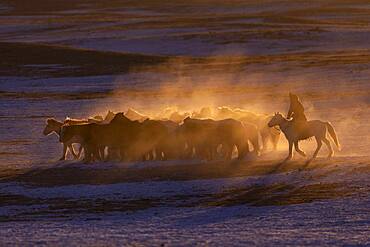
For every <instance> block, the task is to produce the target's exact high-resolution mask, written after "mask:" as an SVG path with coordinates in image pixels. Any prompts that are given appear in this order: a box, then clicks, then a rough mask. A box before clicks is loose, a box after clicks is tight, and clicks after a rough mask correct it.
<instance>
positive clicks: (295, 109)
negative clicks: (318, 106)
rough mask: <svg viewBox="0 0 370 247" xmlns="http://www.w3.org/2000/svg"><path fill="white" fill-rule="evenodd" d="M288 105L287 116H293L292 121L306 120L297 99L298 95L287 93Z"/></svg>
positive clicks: (302, 108)
mask: <svg viewBox="0 0 370 247" xmlns="http://www.w3.org/2000/svg"><path fill="white" fill-rule="evenodd" d="M289 98H290V106H289V111H288V115H287V118H288V119H290V118H293V121H307V118H306V115H305V114H304V107H303V105H302V103H301V101H300V100H299V98H298V96H297V95H295V94H292V93H289Z"/></svg>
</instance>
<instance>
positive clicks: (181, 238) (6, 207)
mask: <svg viewBox="0 0 370 247" xmlns="http://www.w3.org/2000/svg"><path fill="white" fill-rule="evenodd" d="M340 159H341V160H342V162H334V163H333V164H331V165H330V164H329V165H326V166H324V167H321V168H315V166H316V165H318V164H320V163H321V162H325V161H323V160H321V161H318V162H317V163H313V164H311V168H309V169H307V170H296V169H293V170H291V171H288V172H283V173H276V174H270V175H269V174H267V175H262V176H246V177H235V178H221V179H196V180H186V181H146V182H128V183H127V182H124V183H117V184H100V185H88V184H80V185H68V186H52V187H44V186H35V185H32V184H27V183H26V184H24V183H19V182H8V183H5V184H4V183H3V184H2V186H1V188H0V194H1V195H2V198H3V199H2V205H3V206H1V207H0V219H1V221H3V223H2V224H1V225H0V232H1V233H2V234H1V237H0V242H1V243H2V244H6V245H8V244H10V245H12V244H21V243H24V241H27V242H28V243H29V244H46V245H57V246H62V245H81V244H83V245H126V244H130V245H134V244H140V245H161V244H165V245H170V246H179V245H180V246H188V245H215V246H224V245H230V246H245V245H263V246H270V245H279V246H280V245H284V246H286V245H311V246H317V245H320V246H323V245H368V244H370V237H369V236H370V235H369V234H370V228H369V224H370V218H369V213H370V211H369V209H368V204H369V202H370V197H369V191H370V180H369V171H370V170H369V164H368V163H363V164H362V163H361V161H362V160H369V159H368V157H362V158H361V157H358V158H355V159H354V158H344V157H343V158H340ZM350 161H352V162H353V163H356V164H350V165H349V164H347V162H350ZM359 161H360V162H359ZM337 164H339V165H337ZM117 165H118V166H122V164H116V165H113V166H109V165H107V164H97V165H96V166H95V165H94V166H92V167H90V168H86V166H85V165H78V164H76V165H72V167H74V168H72V169H78V168H82V169H88V170H91V169H103V168H102V166H104V167H105V169H114V168H117ZM172 165H175V166H183V165H185V166H187V165H186V164H181V163H177V164H172ZM199 165H202V164H199ZM81 166H83V167H81ZM99 166H100V167H99ZM146 166H149V167H150V166H152V164H141V168H143V167H146ZM161 166H162V167H163V168H164V167H166V166H167V165H166V164H162V165H159V168H160V167H161ZM64 167H71V165H68V164H67V165H64ZM157 168H158V164H157ZM137 169H138V170H137V172H140V169H139V168H137ZM56 172H57V170H56ZM71 175H73V171H72V172H71ZM30 185H31V186H30ZM332 185H339V187H338V188H337V187H335V188H332V187H331V186H332ZM274 186H275V187H276V188H277V189H275V190H274V189H273V187H274ZM279 186H292V188H290V189H288V190H285V189H284V187H279ZM305 186H311V187H307V188H309V191H308V192H306V194H305V193H302V192H301V194H300V192H299V191H301V190H302V188H306V187H305ZM316 186H320V188H319V190H315V188H316ZM261 188H262V189H263V190H265V193H262V194H261V192H260V191H259V190H261ZM331 188H332V189H331ZM253 189H255V190H254V192H253ZM250 190H252V192H253V193H260V194H259V196H260V198H253V196H254V194H253V193H250V192H248V191H250ZM243 193H244V194H243ZM243 195H244V196H243ZM274 198H275V201H274ZM276 198H278V200H276ZM287 198H290V199H292V198H293V199H294V200H298V199H301V200H303V201H304V200H308V201H307V202H306V203H302V202H301V203H300V202H298V201H289V200H288V201H287ZM277 202H278V203H277ZM279 203H283V204H282V205H279Z"/></svg>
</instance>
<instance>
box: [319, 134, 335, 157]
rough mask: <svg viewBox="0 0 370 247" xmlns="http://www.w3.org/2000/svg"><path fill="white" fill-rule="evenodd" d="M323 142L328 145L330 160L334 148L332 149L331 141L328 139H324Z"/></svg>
mask: <svg viewBox="0 0 370 247" xmlns="http://www.w3.org/2000/svg"><path fill="white" fill-rule="evenodd" d="M322 141H323V142H324V143H325V144H326V146H327V147H328V149H329V155H328V158H331V157H333V154H334V151H333V149H332V147H331V145H330V141H329V140H328V139H327V138H326V137H324V138H323V139H322Z"/></svg>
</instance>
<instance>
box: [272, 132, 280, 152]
mask: <svg viewBox="0 0 370 247" xmlns="http://www.w3.org/2000/svg"><path fill="white" fill-rule="evenodd" d="M279 139H280V134H272V145H273V146H274V151H276V150H277V145H278V142H279Z"/></svg>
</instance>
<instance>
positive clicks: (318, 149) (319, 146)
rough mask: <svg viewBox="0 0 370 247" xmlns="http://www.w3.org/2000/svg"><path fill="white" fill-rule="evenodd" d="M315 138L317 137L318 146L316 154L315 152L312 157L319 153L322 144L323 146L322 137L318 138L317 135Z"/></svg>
mask: <svg viewBox="0 0 370 247" xmlns="http://www.w3.org/2000/svg"><path fill="white" fill-rule="evenodd" d="M315 139H316V142H317V148H316V150H315V153H314V154H313V156H312V159H314V158H316V156H317V154H318V153H319V151H320V148H321V146H322V142H321V139H320V138H318V137H315Z"/></svg>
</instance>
